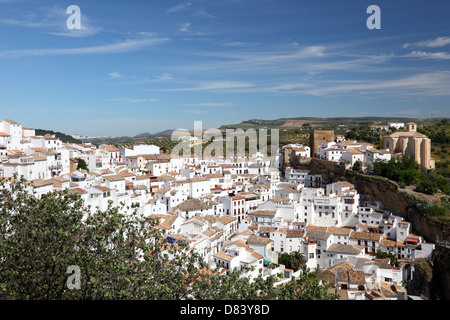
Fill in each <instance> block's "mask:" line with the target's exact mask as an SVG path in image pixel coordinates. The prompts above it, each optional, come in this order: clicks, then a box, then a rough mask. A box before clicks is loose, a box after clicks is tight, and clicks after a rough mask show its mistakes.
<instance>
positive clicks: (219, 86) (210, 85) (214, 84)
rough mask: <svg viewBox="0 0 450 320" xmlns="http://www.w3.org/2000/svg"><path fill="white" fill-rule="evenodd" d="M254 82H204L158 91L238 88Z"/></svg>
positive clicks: (248, 85) (250, 85)
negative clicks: (193, 85)
mask: <svg viewBox="0 0 450 320" xmlns="http://www.w3.org/2000/svg"><path fill="white" fill-rule="evenodd" d="M252 86H253V84H251V83H248V82H241V81H214V82H204V83H201V84H199V85H197V86H195V87H190V88H175V89H158V91H205V90H226V89H236V88H247V87H252Z"/></svg>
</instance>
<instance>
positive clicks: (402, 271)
mask: <svg viewBox="0 0 450 320" xmlns="http://www.w3.org/2000/svg"><path fill="white" fill-rule="evenodd" d="M371 149H372V146H371V145H369V144H365V143H358V142H357V141H351V142H349V141H345V140H343V139H340V140H338V141H326V142H325V143H324V144H323V145H320V146H319V147H318V148H317V149H316V150H314V149H310V147H307V146H303V145H300V144H297V145H295V144H293V145H287V146H283V147H282V148H281V149H280V150H278V153H277V154H276V156H275V157H274V158H273V159H271V160H268V159H267V158H266V157H264V156H263V155H262V154H260V153H258V152H257V153H255V154H253V155H250V156H247V157H245V156H242V157H237V156H236V157H233V158H227V157H221V158H211V157H209V158H203V157H195V156H180V157H173V156H171V155H170V154H165V153H161V152H160V148H159V147H157V146H154V145H145V144H141V145H134V146H133V147H132V148H118V147H115V146H112V145H100V146H98V147H97V146H95V145H93V144H90V143H83V144H75V143H63V142H62V141H61V140H59V139H58V138H57V137H56V136H53V135H48V134H47V135H44V136H36V135H35V130H33V129H29V128H26V127H24V126H22V124H19V123H17V122H15V121H12V120H6V119H3V120H2V121H1V122H0V176H1V177H3V179H4V180H5V181H6V183H7V184H8V183H9V184H11V183H14V182H15V181H16V179H18V178H20V177H23V178H24V179H25V180H27V182H28V184H27V185H28V188H29V192H30V193H33V194H35V196H36V197H40V196H41V195H43V194H45V193H48V192H52V191H55V190H64V189H68V190H69V191H70V192H73V193H77V194H79V195H80V196H81V198H82V199H83V201H84V202H85V204H86V210H87V211H89V210H92V211H94V210H97V209H99V210H106V209H107V208H108V205H109V204H110V203H112V204H113V205H114V206H117V207H119V208H120V210H122V211H123V213H125V214H127V215H134V214H137V215H141V216H144V217H147V218H149V219H150V218H153V219H156V221H157V222H158V225H157V228H159V229H160V230H161V231H164V236H165V237H166V238H167V240H168V241H169V242H170V243H183V244H186V245H188V246H189V249H190V250H192V251H195V252H197V253H198V254H199V255H200V256H201V257H202V258H203V259H204V261H205V262H207V263H208V264H209V265H210V266H211V267H213V268H217V270H219V272H221V273H227V272H230V271H232V270H235V269H238V270H240V272H241V274H242V275H243V276H248V277H251V278H256V277H258V276H260V275H262V276H263V277H268V276H270V275H277V276H278V281H277V282H276V284H275V285H282V284H283V283H286V282H287V281H289V280H290V279H292V278H293V277H298V276H299V274H300V273H301V272H302V270H297V271H294V270H292V269H289V268H287V267H286V266H285V265H283V264H280V263H279V261H278V258H279V256H280V255H281V254H285V253H287V254H290V253H293V252H299V253H301V255H302V256H303V258H304V260H305V262H306V266H307V268H309V269H310V270H319V274H318V277H319V278H320V279H322V280H323V281H325V280H326V281H328V282H331V283H332V284H333V288H332V290H333V292H334V293H336V294H339V296H340V298H341V299H346V300H406V299H407V283H408V281H410V280H411V279H412V278H413V277H414V261H415V259H417V258H425V259H429V258H430V257H431V255H432V252H433V249H434V244H432V243H426V242H425V241H424V239H423V238H422V237H421V236H418V235H416V234H414V233H413V231H412V230H413V226H412V225H411V223H410V222H408V221H405V220H404V219H403V218H402V217H399V216H396V215H394V214H393V213H392V212H391V211H389V210H388V209H387V208H385V207H384V205H383V203H380V202H375V201H373V200H372V199H370V198H368V197H366V196H365V195H364V194H360V193H358V191H357V190H356V188H355V186H354V185H352V184H351V183H349V182H347V181H337V182H333V183H329V182H327V181H325V180H324V179H323V178H322V176H321V175H320V174H313V173H311V172H309V171H308V170H298V169H294V168H292V167H290V166H288V165H285V164H286V163H289V161H288V160H289V159H287V158H286V157H287V156H289V157H290V156H291V155H293V156H296V157H304V158H309V157H317V158H324V159H327V160H330V161H335V160H337V159H339V160H344V161H347V162H348V163H349V165H353V164H354V161H357V160H360V161H362V162H363V163H369V162H370V161H373V159H374V158H375V157H379V158H384V159H389V158H390V153H389V150H388V149H384V150H375V149H372V150H371ZM335 152H336V153H335ZM337 153H339V156H337V158H336V159H335V158H334V157H333V156H334V155H337ZM79 159H82V160H84V161H85V163H86V164H87V170H85V169H80V168H78V162H79ZM379 251H381V252H384V253H386V254H391V255H393V256H395V257H396V258H397V259H398V261H399V264H398V265H395V266H394V265H392V264H391V263H390V259H389V258H377V252H379Z"/></svg>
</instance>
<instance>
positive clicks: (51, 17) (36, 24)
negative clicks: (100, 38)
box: [0, 6, 102, 37]
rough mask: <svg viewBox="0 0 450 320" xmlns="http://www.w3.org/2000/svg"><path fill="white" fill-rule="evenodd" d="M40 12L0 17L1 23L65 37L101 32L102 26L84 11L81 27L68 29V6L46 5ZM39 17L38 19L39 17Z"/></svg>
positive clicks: (84, 35)
mask: <svg viewBox="0 0 450 320" xmlns="http://www.w3.org/2000/svg"><path fill="white" fill-rule="evenodd" d="M40 11H41V12H40V14H36V15H27V16H24V17H22V18H6V19H0V24H5V25H10V26H16V27H26V28H36V29H39V30H40V31H42V32H43V33H47V34H51V35H56V36H64V37H86V36H92V35H95V34H97V33H99V32H100V31H101V30H102V28H101V27H98V26H95V25H93V24H92V22H91V19H90V17H89V16H88V15H87V14H85V13H84V12H83V13H82V15H81V21H82V23H81V28H80V29H71V30H70V29H68V28H67V24H66V21H67V18H68V17H69V14H68V13H67V12H66V8H62V7H56V6H54V7H45V8H40ZM37 17H38V18H39V19H38V18H37Z"/></svg>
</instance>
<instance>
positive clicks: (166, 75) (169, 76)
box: [156, 73, 173, 80]
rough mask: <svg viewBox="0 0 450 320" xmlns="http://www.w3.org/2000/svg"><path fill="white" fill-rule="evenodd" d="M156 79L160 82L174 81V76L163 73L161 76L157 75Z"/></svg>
mask: <svg viewBox="0 0 450 320" xmlns="http://www.w3.org/2000/svg"><path fill="white" fill-rule="evenodd" d="M156 78H157V79H158V80H172V79H173V76H172V75H171V74H170V73H163V74H161V75H157V76H156Z"/></svg>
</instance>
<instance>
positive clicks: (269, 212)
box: [248, 210, 277, 217]
mask: <svg viewBox="0 0 450 320" xmlns="http://www.w3.org/2000/svg"><path fill="white" fill-rule="evenodd" d="M276 213H277V211H276V210H274V211H272V210H255V211H252V212H249V213H248V215H249V216H272V217H274V216H275V214H276Z"/></svg>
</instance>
